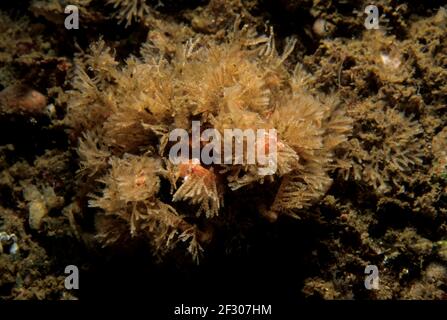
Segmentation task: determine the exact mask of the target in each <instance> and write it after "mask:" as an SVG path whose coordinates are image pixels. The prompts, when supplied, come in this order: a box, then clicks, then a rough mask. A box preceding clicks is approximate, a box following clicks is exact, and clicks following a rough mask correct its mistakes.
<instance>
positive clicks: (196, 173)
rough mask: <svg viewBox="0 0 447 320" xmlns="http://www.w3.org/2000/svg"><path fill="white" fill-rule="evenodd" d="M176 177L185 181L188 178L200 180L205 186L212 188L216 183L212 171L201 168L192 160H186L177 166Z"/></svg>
mask: <svg viewBox="0 0 447 320" xmlns="http://www.w3.org/2000/svg"><path fill="white" fill-rule="evenodd" d="M178 176H179V177H182V178H183V179H185V180H186V179H188V178H189V177H196V178H201V179H202V180H203V182H204V183H205V184H206V185H207V186H212V185H213V184H214V183H215V181H216V176H215V175H214V173H213V172H212V171H210V170H208V169H206V168H204V167H202V166H201V165H200V164H198V163H197V162H196V161H193V160H188V161H186V162H183V163H181V164H179V166H178Z"/></svg>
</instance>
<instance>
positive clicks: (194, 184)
mask: <svg viewBox="0 0 447 320" xmlns="http://www.w3.org/2000/svg"><path fill="white" fill-rule="evenodd" d="M293 45H294V41H293V40H292V39H291V40H289V42H288V43H287V45H286V47H285V48H284V50H283V53H282V54H278V53H277V50H276V48H275V42H274V38H273V32H272V33H271V35H270V36H258V35H257V34H256V33H255V32H254V31H253V30H252V29H251V28H249V27H247V26H243V27H240V26H239V23H235V27H234V30H233V31H231V32H228V35H227V37H226V40H225V41H223V42H218V41H215V40H213V39H212V38H211V37H209V38H207V37H202V38H200V37H197V38H194V39H191V40H189V41H188V42H187V43H185V44H179V45H178V47H177V48H176V50H175V53H173V54H172V55H171V56H165V55H164V54H163V50H162V48H157V46H156V43H146V44H145V45H144V46H143V48H142V50H141V55H142V57H141V58H136V57H129V58H128V59H127V61H126V63H125V65H121V64H120V63H119V62H118V61H117V60H116V58H115V57H114V55H113V53H112V52H111V50H110V49H109V48H107V46H106V45H105V43H104V41H99V42H97V43H96V44H93V45H92V46H91V52H90V54H88V55H87V56H86V57H84V58H83V59H78V68H77V74H76V77H75V79H74V81H73V86H74V90H72V91H71V92H69V100H68V113H67V117H66V119H65V123H66V124H67V125H68V126H69V127H70V128H71V134H72V136H74V137H79V138H80V142H79V148H78V153H79V156H80V166H81V171H80V184H84V185H85V184H92V186H93V187H92V188H91V190H90V192H91V195H90V201H89V205H90V206H91V207H94V208H96V210H97V211H98V213H97V216H98V217H99V216H101V213H100V212H102V213H103V214H105V215H107V216H109V217H114V218H113V219H110V220H107V221H113V222H110V223H113V224H116V223H118V222H119V221H121V222H125V223H127V224H128V225H129V229H130V233H131V234H132V235H133V236H141V237H147V239H148V240H149V242H150V243H152V245H153V246H152V247H153V250H154V252H156V253H157V254H159V255H162V254H163V253H166V252H167V251H168V249H170V248H172V247H174V246H175V244H176V243H178V242H179V241H184V242H187V243H189V246H188V250H189V252H190V253H191V254H192V255H193V257H194V258H196V259H197V258H198V255H199V253H200V252H201V251H202V250H203V248H202V245H203V242H206V241H209V240H210V238H211V236H212V235H211V234H210V231H209V230H211V228H208V226H209V225H212V224H213V221H218V220H219V219H223V220H224V219H225V218H226V210H230V208H228V207H226V206H225V202H226V201H225V200H226V199H227V200H228V198H229V197H234V198H237V197H238V192H239V191H240V190H247V189H250V190H251V189H253V190H256V192H258V193H261V194H265V197H263V199H259V198H253V199H252V202H253V207H254V208H256V209H255V211H258V212H259V213H260V215H264V216H265V217H266V218H268V219H269V220H272V221H274V220H276V219H277V217H278V216H279V215H281V214H288V215H292V216H295V215H296V211H297V210H299V209H302V208H306V207H309V206H310V205H312V204H313V203H314V202H315V200H317V199H318V198H319V197H320V196H322V195H323V194H324V193H325V192H326V190H327V189H328V188H329V186H330V185H331V181H332V180H331V178H330V176H329V172H330V171H332V170H334V169H336V168H337V167H339V166H342V165H345V164H344V163H343V162H342V161H338V160H337V159H336V157H335V156H334V155H335V153H334V151H335V150H336V149H337V148H338V147H339V146H340V145H341V144H342V143H343V142H345V141H346V135H347V134H348V133H349V131H350V129H351V120H350V118H349V117H347V116H345V114H344V112H343V111H342V109H341V108H340V107H339V103H338V101H337V99H336V97H335V96H333V95H330V96H320V97H315V96H312V95H310V94H309V93H308V92H307V89H306V81H307V77H306V75H305V74H304V73H303V71H301V68H300V67H299V66H297V67H296V68H295V71H294V72H289V71H288V70H287V69H286V68H285V66H284V64H283V62H284V60H285V59H286V58H287V56H288V55H289V54H290V52H291V51H292V50H293ZM193 121H199V122H200V125H201V128H204V129H206V128H214V129H216V130H217V131H218V132H219V133H221V134H222V136H223V133H224V130H225V129H241V130H246V129H252V130H258V129H266V130H267V129H276V130H277V150H276V153H275V156H276V164H277V170H276V172H268V170H267V171H265V170H262V169H265V168H264V167H263V165H262V164H259V163H254V164H244V163H242V164H236V162H232V163H231V164H223V163H222V164H219V163H217V164H216V163H213V164H204V163H203V162H200V161H198V159H193V158H189V159H185V161H183V162H182V163H180V164H177V165H176V164H173V163H171V162H170V160H169V159H168V154H169V149H170V147H172V143H170V142H169V141H168V137H169V132H171V131H172V130H173V129H184V130H186V131H187V132H189V133H191V130H192V129H191V126H192V125H191V124H192V122H193ZM245 143H247V141H245ZM262 147H264V148H266V149H269V145H268V142H265V145H264V146H262ZM219 151H222V150H219ZM222 154H223V151H222ZM233 160H234V159H233ZM94 181H97V182H94ZM93 182H94V183H93ZM166 184H167V185H168V187H167V188H166V187H163V186H164V185H166ZM169 190H171V192H170V193H171V194H169ZM239 196H240V195H239ZM248 200H249V199H245V200H244V201H243V202H247V201H248ZM230 202H231V203H233V205H234V203H235V202H237V201H234V200H232V201H230ZM104 221H105V220H102V223H101V224H100V225H101V226H103V228H104V230H107V233H109V234H111V233H113V234H114V236H113V237H107V236H104V234H103V235H102V237H101V238H102V239H104V241H105V243H110V242H113V241H112V240H113V239H115V240H116V239H119V238H120V235H118V234H116V231H115V232H114V231H113V228H109V227H105V226H104ZM116 230H119V228H116ZM99 232H100V231H99ZM100 233H101V232H100Z"/></svg>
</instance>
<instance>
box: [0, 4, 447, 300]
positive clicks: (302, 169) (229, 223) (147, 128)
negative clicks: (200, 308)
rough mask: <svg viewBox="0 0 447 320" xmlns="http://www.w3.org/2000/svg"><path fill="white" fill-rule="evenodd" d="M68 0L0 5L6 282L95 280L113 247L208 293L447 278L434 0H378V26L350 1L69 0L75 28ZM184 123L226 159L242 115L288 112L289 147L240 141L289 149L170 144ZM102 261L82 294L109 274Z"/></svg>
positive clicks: (446, 148)
mask: <svg viewBox="0 0 447 320" xmlns="http://www.w3.org/2000/svg"><path fill="white" fill-rule="evenodd" d="M66 4H67V1H62V0H50V1H43V0H31V1H23V2H21V3H20V5H18V7H17V8H14V10H13V8H12V7H10V5H7V4H6V3H5V4H2V6H5V7H6V8H5V9H4V10H3V9H2V10H0V31H1V32H0V40H1V41H0V142H1V143H0V192H1V196H0V249H1V250H0V299H3V298H6V299H28V298H32V299H72V298H76V296H77V293H76V292H73V291H72V292H67V291H66V290H64V289H63V281H64V276H65V275H64V273H63V270H64V267H65V266H67V265H71V264H74V265H78V266H79V267H80V269H82V272H83V274H85V275H86V279H87V278H89V279H90V281H92V279H95V278H97V277H99V278H101V276H102V273H101V272H103V270H102V269H101V267H104V266H106V267H107V269H108V270H111V271H110V273H109V274H107V275H105V276H104V277H105V278H106V277H107V276H109V275H110V274H113V276H114V277H116V279H117V281H118V282H119V280H121V281H122V282H123V283H125V285H123V284H121V286H122V288H121V287H120V290H121V289H122V290H121V291H122V292H129V295H132V294H134V293H132V292H133V291H132V290H129V288H130V287H131V285H132V284H135V283H138V284H139V283H140V282H139V281H140V278H141V279H142V281H141V283H144V281H145V279H146V281H147V279H148V278H149V279H151V280H153V279H152V278H150V277H154V278H156V277H157V275H158V274H157V270H162V269H163V270H165V269H166V270H168V271H166V274H169V272H170V270H175V272H174V271H172V274H169V276H167V277H166V278H169V279H171V282H170V283H174V282H175V281H177V280H178V279H180V277H181V276H178V275H177V273H179V272H178V270H181V271H182V272H184V274H182V275H184V276H185V277H186V278H189V277H191V279H193V280H191V282H193V283H194V284H195V285H196V283H201V285H203V286H204V289H203V292H208V291H210V295H211V291H212V290H211V289H213V290H215V291H218V290H220V287H219V284H220V286H223V284H225V282H228V287H231V286H232V285H233V286H234V284H237V285H241V284H240V283H239V282H243V281H240V280H241V279H243V280H244V281H245V279H246V278H247V279H251V284H252V286H253V287H254V289H252V293H257V294H259V295H262V294H265V292H266V291H269V292H270V295H278V296H281V297H286V296H287V295H288V294H291V293H290V292H291V290H292V289H290V287H293V288H294V289H293V292H294V293H293V294H295V295H296V296H293V298H292V299H295V298H296V299H300V298H308V297H313V298H322V299H338V298H339V299H445V298H446V292H447V288H446V286H445V283H447V282H446V280H447V271H446V270H447V269H446V262H447V245H446V243H447V126H446V124H447V112H446V108H447V105H446V99H445V97H446V95H447V87H446V81H445V80H446V79H447V68H446V61H447V33H446V28H447V13H446V12H447V11H446V9H445V8H443V7H440V6H439V5H438V4H437V2H436V1H433V2H430V3H420V4H415V3H399V4H397V3H395V1H385V0H384V1H378V2H377V6H378V7H379V10H380V12H381V13H383V14H386V17H385V16H383V17H381V20H380V26H381V27H380V29H379V30H367V29H365V28H364V26H363V21H364V18H365V16H364V14H363V7H364V4H365V3H364V2H356V1H331V2H320V1H301V0H298V1H294V0H290V1H286V0H284V1H283V0H281V1H270V0H259V1H257V0H247V1H239V0H230V1H223V0H210V1H205V0H204V1H202V0H197V1H191V2H190V1H171V0H165V1H155V0H153V1H152V0H146V1H145V0H73V1H70V4H72V5H76V6H77V7H78V8H79V12H80V16H81V21H80V30H66V29H64V28H62V27H60V26H63V23H64V18H65V16H66V15H65V13H64V11H63V9H64V6H65V5H66ZM368 4H369V3H368ZM2 8H3V7H2ZM30 30H32V32H30ZM194 123H200V131H199V135H202V139H201V140H199V141H197V140H194V138H191V137H194ZM178 129H181V130H183V131H182V132H186V140H187V145H188V146H187V149H188V150H189V151H191V150H194V148H195V147H200V149H201V151H202V154H201V155H203V151H204V150H205V151H207V152H209V153H213V155H217V158H218V159H220V160H222V158H221V156H222V155H224V158H225V156H226V155H225V147H226V146H227V145H226V144H225V141H221V140H220V139H221V137H223V136H225V132H226V130H230V129H240V130H241V131H244V130H248V131H250V130H251V131H255V132H260V131H261V130H265V131H268V130H271V129H275V130H276V134H277V136H276V140H275V142H276V146H275V148H273V147H272V145H271V141H269V140H268V139H264V140H262V139H261V140H255V141H254V142H253V141H251V140H250V139H249V137H248V136H243V137H242V139H241V140H239V141H238V140H237V138H235V141H233V140H232V141H231V143H232V144H231V150H233V142H234V143H235V145H234V149H236V143H238V142H239V143H240V144H241V145H242V146H248V145H250V144H251V143H252V144H253V143H254V145H255V148H256V149H257V150H259V149H263V150H264V151H269V152H270V151H271V152H273V154H274V156H275V161H274V165H275V166H274V167H275V170H274V171H272V170H266V169H270V167H269V165H270V164H271V163H269V164H267V165H266V163H263V162H261V161H255V162H254V163H246V162H243V161H242V162H240V161H238V160H241V159H239V158H238V157H237V155H236V156H234V155H232V156H231V160H232V161H230V162H229V163H226V162H225V161H215V162H211V163H209V162H206V161H204V160H203V159H202V158H201V157H197V156H196V155H194V154H193V152H189V154H188V156H187V157H184V158H182V159H181V161H180V162H178V163H177V162H175V163H174V162H173V161H171V160H172V159H171V158H170V155H171V154H170V152H171V151H172V150H173V149H174V148H175V147H176V145H177V141H176V140H175V139H172V137H171V134H172V132H174V131H175V130H178ZM210 129H212V130H215V132H218V133H219V136H218V137H217V138H216V137H214V136H213V137H204V136H203V135H204V134H205V133H206V132H207V131H208V130H210ZM211 141H212V142H220V143H219V144H217V145H218V148H217V149H209V148H208V149H206V148H207V147H208V143H209V142H211ZM222 142H223V143H222ZM247 157H248V154H247V153H246V152H245V151H244V152H243V154H242V158H243V159H244V160H245V159H246V158H247ZM123 257H125V259H123ZM120 260H122V261H123V263H122V264H120ZM117 261H118V262H117ZM240 261H242V262H240ZM367 265H376V266H377V267H378V269H379V271H380V288H379V289H378V290H366V289H365V288H364V280H365V273H364V270H365V266H367ZM157 268H158V269H157ZM171 268H172V269H171ZM244 268H245V269H244ZM100 269H101V272H100V271H98V270H100ZM227 269H228V270H231V271H234V270H237V272H239V270H248V271H240V276H239V278H238V276H237V275H235V278H234V280H233V279H232V277H233V275H232V274H231V271H228V272H227ZM204 270H205V271H204ZM215 270H218V271H215ZM254 270H256V271H254ZM202 272H204V273H203V274H205V275H204V276H203V279H205V280H203V279H201V282H200V281H197V279H198V278H200V276H201V275H202ZM207 272H208V273H207ZM237 272H235V273H237ZM244 272H245V273H244ZM227 273H228V274H227ZM154 274H155V275H154ZM210 274H212V275H213V277H214V276H215V274H219V276H218V277H215V278H213V281H210V280H209V277H210V276H209V275H210ZM230 274H231V275H230ZM207 277H208V278H207ZM250 277H251V278H250ZM166 278H163V277H160V279H161V280H160V282H163V281H165V280H166ZM172 279H173V280H172ZM259 279H262V281H259ZM232 281H233V282H232ZM147 282H150V283H151V285H152V282H151V281H147ZM191 282H186V283H189V284H190V283H191ZM92 283H95V282H94V281H92ZM98 283H100V284H98V285H97V284H96V283H95V284H93V285H91V287H89V288H93V287H95V285H96V288H95V289H96V290H97V291H92V293H86V291H83V294H84V295H86V296H88V295H89V294H90V295H91V296H95V295H96V294H98V292H99V294H104V295H107V294H109V295H111V294H114V293H112V291H113V290H110V293H109V292H108V289H105V288H103V287H101V285H103V284H104V283H101V282H98ZM272 283H274V285H272ZM254 284H259V286H265V288H267V289H265V291H262V290H261V289H260V287H256V286H255V285H254ZM269 284H270V285H271V286H272V287H273V288H275V290H270V288H269ZM178 286H179V287H182V286H184V285H183V283H182V284H179V285H178ZM197 286H200V285H199V284H198V285H197ZM281 286H282V287H281ZM117 287H119V285H117ZM160 287H161V288H164V287H169V286H167V285H165V284H163V285H160ZM279 287H281V290H279V289H278V288H279ZM98 288H100V289H98ZM108 288H111V287H108ZM154 288H156V284H154ZM256 288H258V289H256ZM114 289H115V288H114ZM247 290H248V289H247ZM152 291H153V292H155V293H156V294H158V291H157V290H156V289H154V290H152ZM173 291H175V292H177V291H178V292H179V293H175V292H174V293H173ZM183 291H184V290H170V291H169V295H171V294H178V295H181V294H183V293H182V292H183ZM257 291H258V292H257ZM245 292H246V291H241V292H240V293H238V294H240V295H243V294H245ZM135 295H136V293H135ZM286 298H290V297H288V296H287V297H286Z"/></svg>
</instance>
